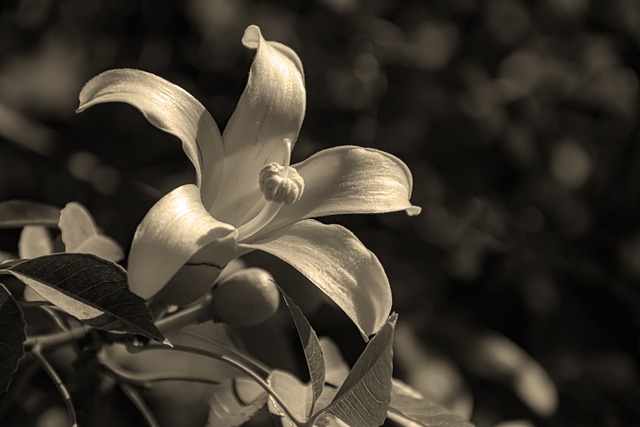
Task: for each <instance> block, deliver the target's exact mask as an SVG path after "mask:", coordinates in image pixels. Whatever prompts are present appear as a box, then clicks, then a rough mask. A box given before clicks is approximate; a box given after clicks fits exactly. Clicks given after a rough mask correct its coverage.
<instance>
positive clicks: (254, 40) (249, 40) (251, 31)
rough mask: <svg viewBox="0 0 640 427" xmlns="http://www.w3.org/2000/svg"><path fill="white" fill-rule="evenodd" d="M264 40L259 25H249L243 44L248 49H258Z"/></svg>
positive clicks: (245, 31)
mask: <svg viewBox="0 0 640 427" xmlns="http://www.w3.org/2000/svg"><path fill="white" fill-rule="evenodd" d="M261 40H262V33H261V32H260V27H258V26H257V25H249V26H248V27H247V29H246V30H244V35H243V36H242V44H243V45H245V46H246V47H248V48H249V49H257V48H258V46H260V41H261Z"/></svg>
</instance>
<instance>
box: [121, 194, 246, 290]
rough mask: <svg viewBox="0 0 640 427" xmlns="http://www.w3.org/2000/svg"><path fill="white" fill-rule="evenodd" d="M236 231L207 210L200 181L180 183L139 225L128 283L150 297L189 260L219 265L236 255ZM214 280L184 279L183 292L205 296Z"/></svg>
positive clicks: (215, 266) (199, 263)
mask: <svg viewBox="0 0 640 427" xmlns="http://www.w3.org/2000/svg"><path fill="white" fill-rule="evenodd" d="M235 236H236V230H235V229H234V228H233V227H231V226H230V225H228V224H225V223H222V222H220V221H216V220H215V219H213V218H212V217H211V215H209V213H208V212H207V211H206V210H205V208H204V206H203V205H202V201H201V200H200V191H199V190H198V188H197V187H196V186H195V185H192V184H187V185H183V186H182V187H178V188H176V189H175V190H173V191H172V192H170V193H169V194H167V195H166V196H164V197H163V198H162V199H160V200H159V201H158V203H156V204H155V205H154V206H153V207H152V208H151V210H149V212H148V213H147V215H146V216H145V217H144V219H143V220H142V222H141V223H140V225H139V226H138V229H137V230H136V234H135V236H134V238H133V243H132V246H131V252H130V254H129V287H130V288H131V290H132V291H133V292H134V293H136V294H138V295H139V296H141V297H142V298H145V299H147V298H149V297H151V296H153V295H155V294H156V293H157V292H158V291H159V290H160V289H162V288H163V287H164V286H165V284H167V282H168V281H169V280H170V279H171V278H172V277H173V276H174V274H176V273H177V272H178V270H180V269H181V267H183V266H184V265H185V263H187V262H189V263H190V264H194V266H196V267H205V268H214V269H217V270H220V269H221V268H222V267H224V265H225V264H226V263H227V262H229V261H230V260H231V259H232V258H233V257H234V255H235V250H236V244H235ZM210 244H211V245H210ZM210 285H211V283H197V282H194V283H184V287H183V292H184V293H188V294H194V295H195V294H200V295H201V294H202V293H203V292H204V291H203V290H202V289H200V287H207V286H210ZM205 291H206V289H205Z"/></svg>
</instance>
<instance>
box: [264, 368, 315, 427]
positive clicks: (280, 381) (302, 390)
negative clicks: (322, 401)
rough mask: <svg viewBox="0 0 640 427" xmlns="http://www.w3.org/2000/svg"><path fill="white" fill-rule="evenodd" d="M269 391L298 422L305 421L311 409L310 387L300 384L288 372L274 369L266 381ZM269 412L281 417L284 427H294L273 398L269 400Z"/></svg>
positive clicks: (311, 394) (311, 393)
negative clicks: (277, 397)
mask: <svg viewBox="0 0 640 427" xmlns="http://www.w3.org/2000/svg"><path fill="white" fill-rule="evenodd" d="M267 382H268V383H269V386H271V389H272V390H273V391H274V392H275V393H276V394H277V395H278V396H279V397H280V398H281V399H282V400H283V402H284V403H285V405H287V409H288V410H289V411H290V412H291V414H292V415H293V416H294V417H296V418H297V419H298V420H299V421H303V422H304V421H306V420H307V419H308V417H307V414H309V411H310V409H311V404H312V401H313V392H312V391H311V386H310V385H309V384H305V383H303V382H301V381H300V380H299V379H298V378H296V377H295V376H293V375H291V374H290V373H289V372H286V371H281V370H279V369H274V370H273V371H272V372H271V375H269V378H268V379H267ZM269 412H271V413H272V414H274V415H277V416H279V417H281V420H282V425H283V426H284V427H295V424H294V423H293V422H292V421H291V420H290V419H289V417H288V416H287V414H286V413H285V412H284V411H283V410H282V408H281V407H280V405H278V403H276V401H275V400H274V399H273V398H270V399H269Z"/></svg>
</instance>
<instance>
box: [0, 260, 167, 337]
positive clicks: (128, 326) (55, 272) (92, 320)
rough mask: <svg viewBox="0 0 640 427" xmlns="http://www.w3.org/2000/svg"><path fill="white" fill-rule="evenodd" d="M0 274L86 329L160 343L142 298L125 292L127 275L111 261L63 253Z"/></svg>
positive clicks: (22, 264)
mask: <svg viewBox="0 0 640 427" xmlns="http://www.w3.org/2000/svg"><path fill="white" fill-rule="evenodd" d="M2 272H4V273H11V274H13V275H14V276H15V277H17V278H18V279H20V280H21V281H22V282H24V283H25V284H26V285H27V286H29V287H31V288H32V289H33V290H35V291H36V292H37V293H38V294H40V296H42V297H43V298H45V299H46V300H48V301H50V302H51V303H53V304H55V305H56V306H58V307H59V308H61V309H62V310H64V311H66V312H67V313H69V314H71V315H72V316H75V317H77V318H78V319H79V320H82V321H83V322H85V323H86V324H88V325H89V326H92V327H94V328H97V329H103V330H107V331H120V332H131V333H134V334H139V335H143V336H146V337H149V338H152V339H155V340H158V341H160V342H162V341H164V337H163V336H162V333H160V331H159V330H158V329H157V328H156V327H155V325H154V324H153V323H152V321H151V314H150V313H149V310H148V309H147V306H146V305H145V304H144V300H143V299H142V298H140V297H138V296H137V295H135V294H133V293H132V292H131V291H129V288H128V287H127V275H126V272H125V271H124V270H123V269H122V267H120V266H119V265H117V264H116V263H113V262H111V261H107V260H105V259H102V258H99V257H97V256H95V255H89V254H67V253H64V254H54V255H48V256H43V257H39V258H33V259H30V260H26V261H23V262H20V263H18V264H15V265H13V266H11V267H8V268H6V269H5V270H3V271H2Z"/></svg>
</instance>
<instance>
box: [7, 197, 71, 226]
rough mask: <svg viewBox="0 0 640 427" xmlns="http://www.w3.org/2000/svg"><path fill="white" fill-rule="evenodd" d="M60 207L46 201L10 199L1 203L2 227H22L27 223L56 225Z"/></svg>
mask: <svg viewBox="0 0 640 427" xmlns="http://www.w3.org/2000/svg"><path fill="white" fill-rule="evenodd" d="M59 218H60V209H59V208H56V207H55V206H51V205H47V204H45V203H39V202H31V201H27V200H8V201H6V202H2V203H0V228H20V227H24V226H25V225H45V226H48V227H55V226H56V225H58V219H59Z"/></svg>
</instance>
